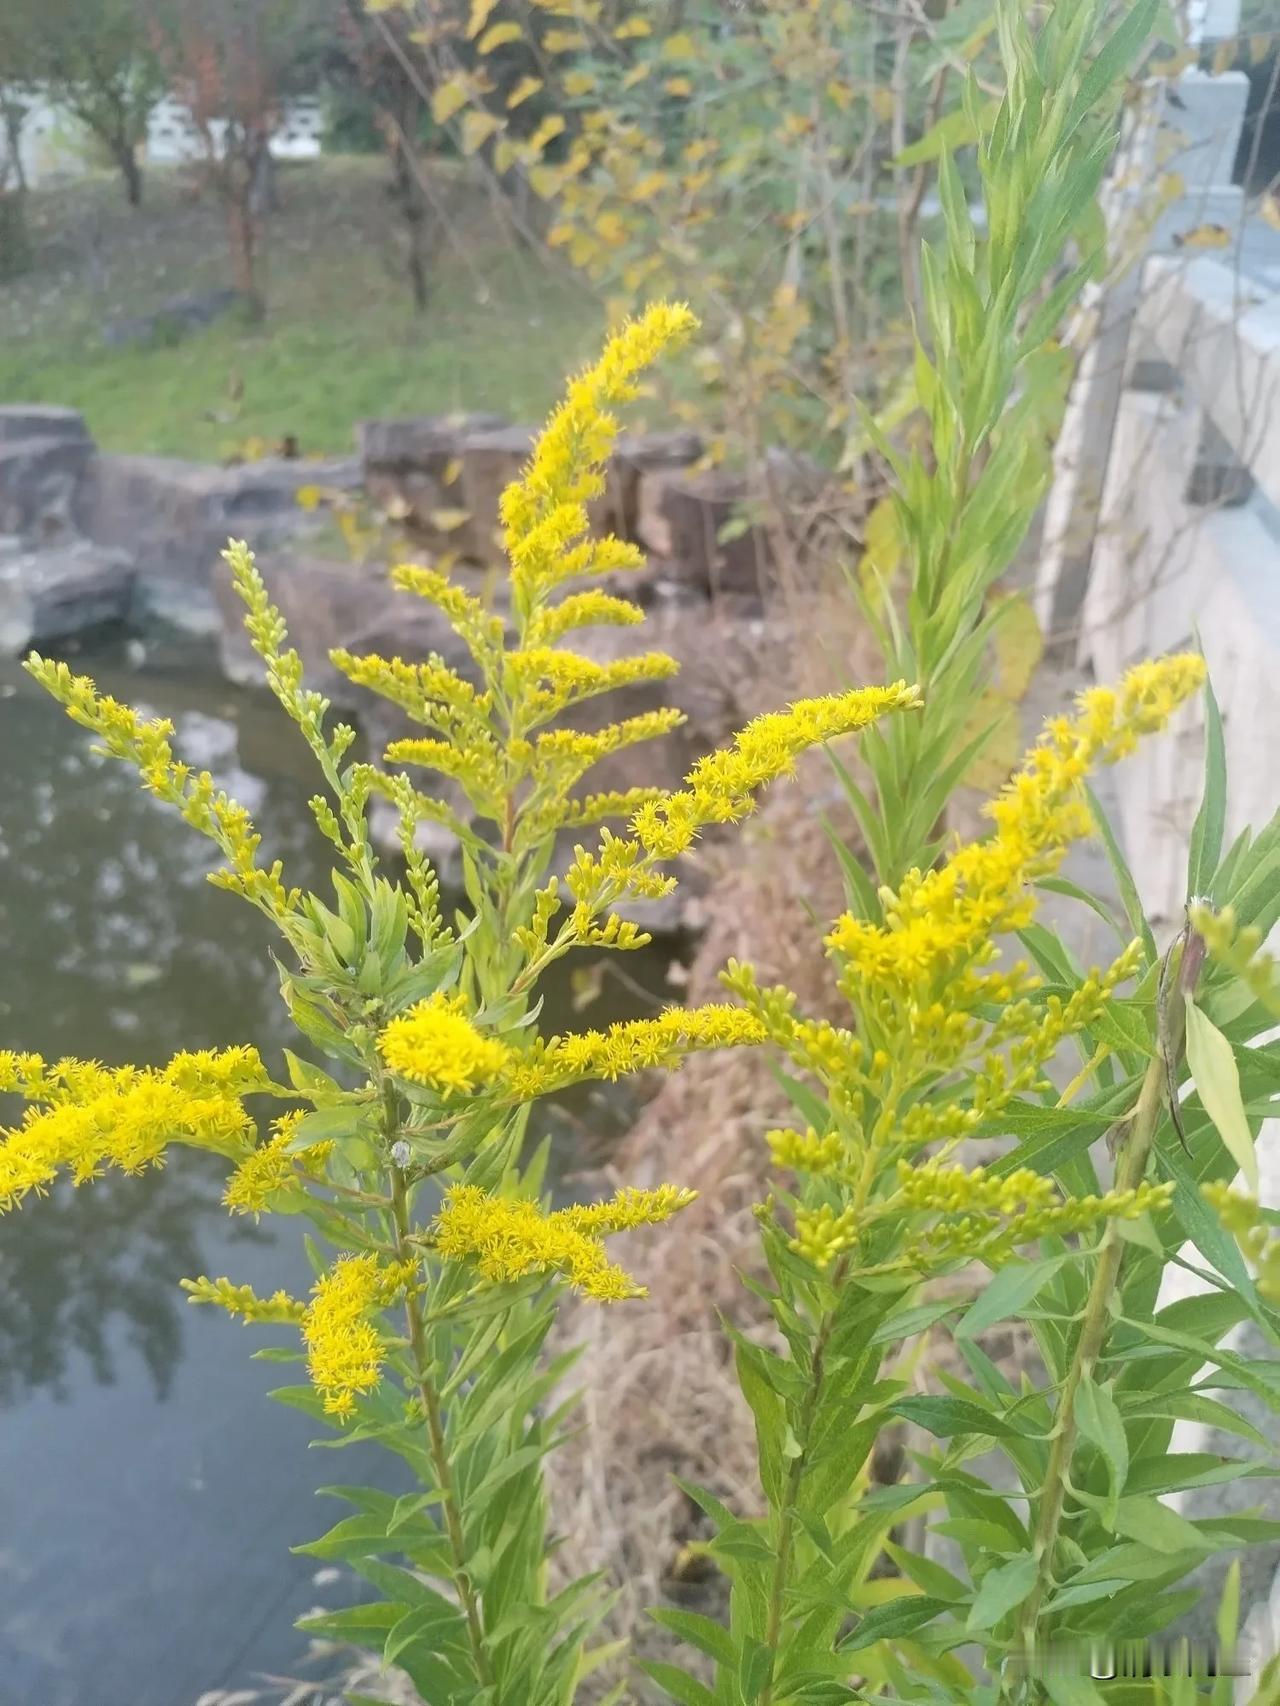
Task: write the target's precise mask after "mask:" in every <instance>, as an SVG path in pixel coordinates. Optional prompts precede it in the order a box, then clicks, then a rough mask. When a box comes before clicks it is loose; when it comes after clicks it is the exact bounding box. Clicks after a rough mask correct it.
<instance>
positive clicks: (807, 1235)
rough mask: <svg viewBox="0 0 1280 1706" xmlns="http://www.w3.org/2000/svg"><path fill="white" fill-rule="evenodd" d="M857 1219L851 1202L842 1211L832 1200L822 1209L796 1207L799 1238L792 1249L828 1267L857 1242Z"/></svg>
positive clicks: (823, 1205)
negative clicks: (836, 1207) (831, 1203)
mask: <svg viewBox="0 0 1280 1706" xmlns="http://www.w3.org/2000/svg"><path fill="white" fill-rule="evenodd" d="M857 1238H858V1233H857V1221H856V1218H855V1215H854V1211H853V1205H852V1204H850V1205H848V1206H847V1207H845V1208H842V1209H841V1210H840V1212H839V1214H837V1213H836V1211H835V1210H834V1209H833V1208H832V1207H831V1205H830V1204H829V1203H823V1204H822V1206H821V1207H820V1208H798V1209H797V1210H796V1231H795V1237H794V1238H792V1239H791V1248H792V1249H793V1250H794V1251H795V1252H796V1254H797V1255H799V1256H803V1257H804V1258H805V1260H806V1261H809V1262H812V1263H813V1265H814V1267H815V1268H828V1267H830V1266H831V1264H832V1262H833V1261H834V1260H835V1259H836V1257H837V1256H839V1255H842V1254H843V1253H844V1251H846V1250H849V1249H852V1247H853V1245H854V1244H855V1243H856V1242H857Z"/></svg>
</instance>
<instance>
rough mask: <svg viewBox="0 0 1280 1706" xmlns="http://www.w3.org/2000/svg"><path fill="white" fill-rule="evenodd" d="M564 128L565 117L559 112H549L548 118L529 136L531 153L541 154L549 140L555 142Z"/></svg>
mask: <svg viewBox="0 0 1280 1706" xmlns="http://www.w3.org/2000/svg"><path fill="white" fill-rule="evenodd" d="M563 129H564V119H563V118H562V117H561V116H560V114H559V113H548V114H547V116H546V118H544V119H543V121H542V123H541V124H540V125H539V126H538V128H537V130H535V131H534V132H533V133H532V135H531V136H530V137H529V141H528V147H529V150H530V152H531V153H533V154H541V153H542V150H543V149H544V148H545V147H546V146H547V144H548V142H553V141H554V140H555V138H556V137H557V136H559V135H560V133H561V131H562V130H563Z"/></svg>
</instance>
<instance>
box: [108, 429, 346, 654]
mask: <svg viewBox="0 0 1280 1706" xmlns="http://www.w3.org/2000/svg"><path fill="white" fill-rule="evenodd" d="M358 483H359V470H358V468H357V465H356V463H355V462H354V460H347V461H341V462H331V463H317V462H303V461H296V460H292V459H283V458H282V459H279V460H271V461H262V462H249V463H244V464H242V465H241V466H239V467H235V468H219V467H212V466H209V465H207V464H205V463H199V462H184V461H181V460H179V459H177V458H175V457H168V456H99V457H98V458H97V460H96V462H95V463H94V466H93V469H92V476H91V479H90V481H89V483H88V496H87V499H86V506H85V507H86V510H87V520H86V531H87V532H88V533H89V534H90V535H91V536H92V537H93V538H95V539H97V540H100V541H101V542H102V543H104V544H107V545H114V546H118V547H119V548H121V549H124V550H127V551H128V552H129V553H130V555H131V557H132V558H133V560H134V562H135V563H136V565H137V569H138V593H139V600H140V603H141V605H142V606H143V608H144V609H145V611H146V612H147V613H148V614H150V615H153V616H158V617H160V618H162V619H163V620H164V621H167V622H169V623H172V624H173V625H174V626H175V627H179V628H183V629H185V630H187V631H189V632H195V633H201V634H216V633H217V632H218V630H219V626H220V618H219V616H218V610H217V606H216V603H215V599H214V589H213V579H212V577H213V572H214V569H215V566H216V565H218V564H219V563H220V560H221V559H220V553H221V552H222V551H223V550H224V549H225V548H226V544H227V541H228V539H245V540H247V541H248V543H249V544H250V545H251V546H253V547H254V549H255V550H258V551H261V552H263V553H264V554H269V553H270V552H271V551H273V550H275V549H278V548H279V547H280V546H281V545H283V544H285V543H286V542H288V541H290V540H296V539H297V538H299V537H305V536H306V535H307V534H308V533H309V532H313V531H314V530H315V529H316V528H317V527H318V526H319V525H320V519H319V518H318V517H317V516H316V515H314V514H308V513H307V512H306V511H304V510H303V509H302V508H301V507H300V506H299V504H298V502H297V492H298V488H299V487H300V486H308V485H321V486H332V487H337V488H340V489H343V490H352V489H354V488H355V487H356V486H357V485H358ZM264 566H265V565H264Z"/></svg>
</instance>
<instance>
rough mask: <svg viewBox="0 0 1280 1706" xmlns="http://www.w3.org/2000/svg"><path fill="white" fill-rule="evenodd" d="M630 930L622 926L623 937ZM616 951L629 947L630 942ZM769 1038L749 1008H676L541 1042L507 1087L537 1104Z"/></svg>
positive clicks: (520, 1058)
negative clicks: (586, 1085)
mask: <svg viewBox="0 0 1280 1706" xmlns="http://www.w3.org/2000/svg"><path fill="white" fill-rule="evenodd" d="M625 928H626V926H625V925H624V924H622V923H621V921H619V933H620V932H621V931H623V930H625ZM632 928H633V929H634V926H633V927H632ZM610 945H612V946H626V945H629V944H628V942H627V940H626V938H625V937H624V938H623V940H622V941H618V942H613V943H611V944H610ZM765 1034H766V1033H765V1029H764V1027H763V1025H762V1024H761V1023H760V1021H759V1020H758V1019H757V1018H756V1017H755V1016H754V1015H753V1014H751V1013H749V1012H748V1011H747V1010H746V1008H744V1007H728V1006H717V1005H714V1004H712V1005H709V1006H706V1007H692V1008H687V1007H671V1008H668V1009H667V1011H666V1012H665V1013H662V1014H660V1015H659V1016H658V1017H657V1018H656V1019H630V1020H626V1021H622V1022H620V1023H618V1024H616V1025H610V1026H609V1028H608V1030H607V1031H579V1032H577V1033H575V1034H571V1035H569V1036H563V1037H550V1038H547V1039H540V1040H539V1041H538V1042H536V1043H535V1044H534V1045H533V1046H532V1047H531V1048H530V1049H529V1050H528V1051H527V1052H525V1053H523V1054H519V1055H513V1056H512V1057H511V1059H510V1061H509V1064H508V1066H507V1070H506V1075H505V1077H506V1084H507V1087H508V1089H509V1090H510V1092H511V1094H512V1095H513V1096H514V1097H515V1099H516V1100H517V1101H522V1102H524V1101H533V1100H534V1098H535V1097H538V1096H545V1095H547V1094H548V1093H549V1092H550V1091H552V1090H558V1089H561V1088H563V1087H564V1086H565V1085H567V1084H576V1083H578V1082H579V1081H581V1080H582V1079H584V1078H606V1079H610V1080H612V1079H616V1078H621V1077H622V1076H623V1075H624V1074H625V1073H629V1072H644V1071H646V1070H647V1069H649V1068H650V1067H655V1066H662V1067H667V1068H674V1067H676V1066H678V1065H679V1064H680V1062H681V1061H682V1060H683V1059H684V1058H685V1057H686V1056H687V1055H690V1054H694V1053H696V1052H699V1051H701V1050H703V1049H713V1048H742V1047H746V1046H749V1045H751V1044H753V1043H759V1042H763V1041H764V1040H765Z"/></svg>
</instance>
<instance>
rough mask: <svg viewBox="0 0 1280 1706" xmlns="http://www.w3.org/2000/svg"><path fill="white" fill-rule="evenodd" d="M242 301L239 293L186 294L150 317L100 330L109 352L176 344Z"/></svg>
mask: <svg viewBox="0 0 1280 1706" xmlns="http://www.w3.org/2000/svg"><path fill="white" fill-rule="evenodd" d="M244 301H245V296H244V294H243V292H242V291H239V290H230V289H217V290H193V291H188V292H187V293H186V294H184V295H182V296H171V297H170V298H169V300H168V301H167V302H162V303H161V304H160V306H159V308H157V309H155V310H154V311H153V312H152V313H150V314H138V315H133V316H131V317H129V318H128V319H124V320H112V321H109V322H108V323H107V324H106V325H105V326H104V327H103V328H102V341H103V343H104V344H107V345H108V346H109V347H110V348H112V349H123V348H126V347H127V346H129V345H131V344H168V343H177V342H178V341H179V340H180V339H182V338H184V337H186V336H187V334H188V333H189V332H195V331H199V330H200V328H201V327H203V326H208V325H212V323H213V322H214V321H215V320H217V319H220V318H221V317H222V315H224V314H229V313H230V312H231V311H232V309H234V308H238V307H240V305H241V304H242V303H243V302H244Z"/></svg>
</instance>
